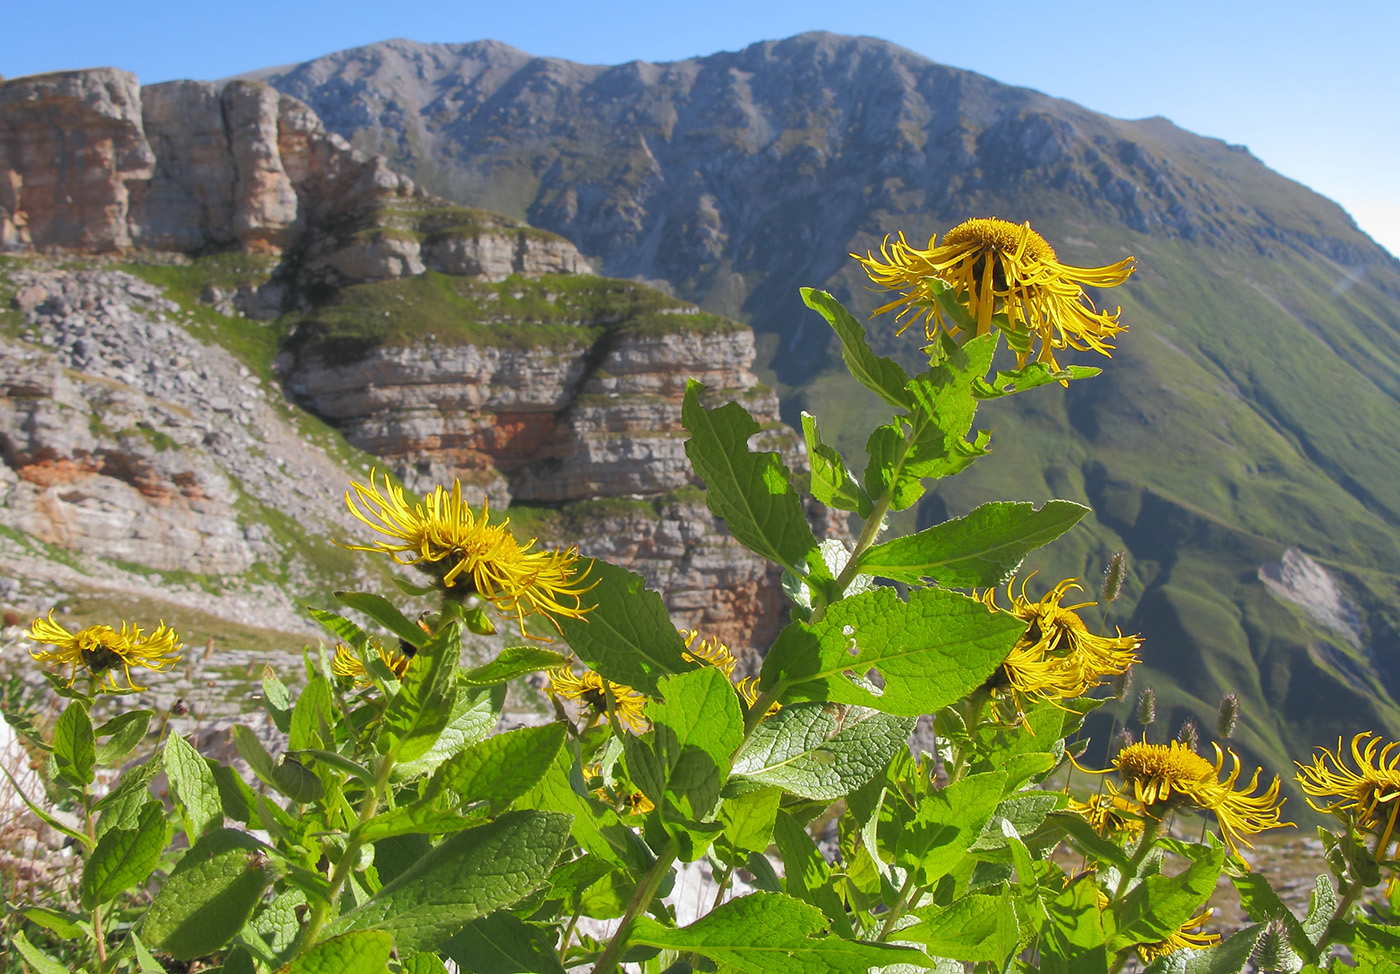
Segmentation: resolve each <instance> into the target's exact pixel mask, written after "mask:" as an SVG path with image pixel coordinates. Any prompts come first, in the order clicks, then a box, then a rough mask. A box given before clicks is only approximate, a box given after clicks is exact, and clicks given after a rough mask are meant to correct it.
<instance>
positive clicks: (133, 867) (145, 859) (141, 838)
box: [81, 802, 169, 910]
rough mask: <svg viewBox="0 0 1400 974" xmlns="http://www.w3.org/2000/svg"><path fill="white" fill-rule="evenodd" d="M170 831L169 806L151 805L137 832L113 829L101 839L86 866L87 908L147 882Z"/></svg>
mask: <svg viewBox="0 0 1400 974" xmlns="http://www.w3.org/2000/svg"><path fill="white" fill-rule="evenodd" d="M168 838H169V832H168V830H167V829H166V825H165V806H163V805H162V804H161V803H160V802H148V803H147V804H146V806H145V807H144V808H142V809H141V815H140V817H139V818H138V819H137V821H136V828H134V829H110V830H108V831H107V832H105V833H103V835H102V838H100V839H98V840H97V848H95V849H93V850H92V855H90V856H88V859H87V862H85V863H84V864H83V879H82V887H81V888H82V898H83V909H85V910H91V909H93V908H94V907H96V906H97V905H99V904H101V903H106V902H107V901H108V900H110V899H112V898H113V897H114V896H116V895H117V894H118V893H123V892H125V891H126V890H128V889H131V887H133V886H135V885H137V884H138V883H144V882H145V881H146V877H148V876H150V875H151V870H153V869H155V868H156V864H157V863H158V862H160V854H161V852H162V850H164V849H165V843H166V840H167V839H168Z"/></svg>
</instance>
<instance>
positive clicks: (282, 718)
mask: <svg viewBox="0 0 1400 974" xmlns="http://www.w3.org/2000/svg"><path fill="white" fill-rule="evenodd" d="M337 618H338V617H337ZM262 692H263V706H264V707H266V708H267V713H268V716H269V717H271V718H272V723H273V726H275V727H276V728H277V729H278V730H279V731H281V732H282V733H283V734H285V733H287V728H288V727H290V726H291V719H292V698H291V695H290V694H289V693H288V692H287V685H286V684H285V683H283V682H282V679H281V677H279V676H278V675H277V672H276V671H275V670H274V669H273V668H272V666H271V665H269V664H267V663H264V664H263V670H262Z"/></svg>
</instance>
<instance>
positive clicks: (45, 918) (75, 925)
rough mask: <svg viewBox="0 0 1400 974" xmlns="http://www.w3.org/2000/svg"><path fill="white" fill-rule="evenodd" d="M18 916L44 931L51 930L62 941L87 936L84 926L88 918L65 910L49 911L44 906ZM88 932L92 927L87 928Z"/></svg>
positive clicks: (30, 908) (35, 907)
mask: <svg viewBox="0 0 1400 974" xmlns="http://www.w3.org/2000/svg"><path fill="white" fill-rule="evenodd" d="M18 912H19V914H20V916H22V917H24V918H25V919H26V920H28V921H30V922H31V923H33V924H36V925H37V926H40V927H43V928H44V929H45V930H52V931H53V932H54V933H56V934H58V935H59V936H60V937H62V938H63V939H64V940H77V939H78V938H80V937H85V936H87V933H86V932H85V931H84V929H83V928H84V926H85V925H87V921H88V920H89V919H91V918H90V917H84V916H83V915H82V914H80V913H69V912H67V911H66V910H51V909H49V908H48V907H46V906H30V907H26V908H25V909H22V910H19V911H18ZM87 929H88V930H91V929H92V927H91V926H88V927H87Z"/></svg>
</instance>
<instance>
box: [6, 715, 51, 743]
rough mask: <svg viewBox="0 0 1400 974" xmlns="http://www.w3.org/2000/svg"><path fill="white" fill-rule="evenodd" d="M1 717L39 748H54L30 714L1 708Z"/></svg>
mask: <svg viewBox="0 0 1400 974" xmlns="http://www.w3.org/2000/svg"><path fill="white" fill-rule="evenodd" d="M0 717H3V718H4V721H5V723H7V724H9V725H10V726H11V727H13V728H14V729H15V733H17V734H18V735H19V736H20V737H22V738H24V739H25V740H26V741H28V742H29V743H30V744H32V745H34V746H35V747H37V748H38V749H39V750H41V751H52V750H53V745H52V744H50V743H49V742H48V741H46V740H44V735H43V733H42V732H40V730H39V728H37V727H35V726H34V720H33V718H31V717H30V716H29V715H28V714H14V713H10V712H9V711H8V710H0Z"/></svg>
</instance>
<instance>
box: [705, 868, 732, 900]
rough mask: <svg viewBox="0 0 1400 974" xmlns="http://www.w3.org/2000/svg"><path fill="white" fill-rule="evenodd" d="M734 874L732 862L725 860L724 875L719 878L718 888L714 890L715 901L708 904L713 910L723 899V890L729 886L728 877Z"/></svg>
mask: <svg viewBox="0 0 1400 974" xmlns="http://www.w3.org/2000/svg"><path fill="white" fill-rule="evenodd" d="M733 875H734V864H733V863H730V862H727V863H725V864H724V876H723V877H721V878H720V881H719V889H718V890H716V891H715V901H714V902H713V903H712V904H710V909H711V910H714V909H715V908H716V907H718V906H719V905H720V903H721V902H722V901H723V900H724V891H725V890H726V889H728V888H729V878H730V877H731V876H733Z"/></svg>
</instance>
